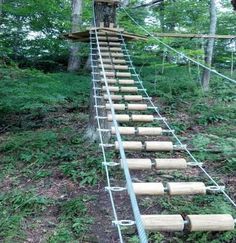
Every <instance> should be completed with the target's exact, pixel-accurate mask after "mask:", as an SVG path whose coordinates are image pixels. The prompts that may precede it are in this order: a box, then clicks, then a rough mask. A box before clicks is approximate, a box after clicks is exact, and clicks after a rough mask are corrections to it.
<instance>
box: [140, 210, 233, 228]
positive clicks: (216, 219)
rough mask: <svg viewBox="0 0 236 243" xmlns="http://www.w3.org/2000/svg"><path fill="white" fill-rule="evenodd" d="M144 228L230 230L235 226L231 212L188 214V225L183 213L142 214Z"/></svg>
mask: <svg viewBox="0 0 236 243" xmlns="http://www.w3.org/2000/svg"><path fill="white" fill-rule="evenodd" d="M141 219H142V222H143V225H144V228H145V229H146V230H148V231H153V232H159V231H167V232H172V231H183V230H184V229H185V228H186V229H188V230H190V231H230V230H233V229H234V227H235V224H234V219H233V217H232V215H230V214H205V215H204V214H203V215H187V216H186V222H187V223H186V225H185V223H184V219H183V217H182V216H181V215H178V214H177V215H158V214H157V215H141Z"/></svg>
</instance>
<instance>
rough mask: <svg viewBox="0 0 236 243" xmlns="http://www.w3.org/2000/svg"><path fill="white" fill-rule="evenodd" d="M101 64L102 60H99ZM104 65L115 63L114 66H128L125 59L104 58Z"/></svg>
mask: <svg viewBox="0 0 236 243" xmlns="http://www.w3.org/2000/svg"><path fill="white" fill-rule="evenodd" d="M99 62H100V63H101V60H99ZM102 62H103V63H109V64H110V63H114V64H126V61H125V59H114V58H112V59H110V58H103V59H102Z"/></svg>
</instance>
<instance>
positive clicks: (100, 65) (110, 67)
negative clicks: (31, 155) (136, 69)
mask: <svg viewBox="0 0 236 243" xmlns="http://www.w3.org/2000/svg"><path fill="white" fill-rule="evenodd" d="M98 66H99V68H102V66H103V67H104V68H106V69H115V70H128V69H129V67H128V66H127V65H116V64H115V65H112V64H103V65H102V64H99V65H98Z"/></svg>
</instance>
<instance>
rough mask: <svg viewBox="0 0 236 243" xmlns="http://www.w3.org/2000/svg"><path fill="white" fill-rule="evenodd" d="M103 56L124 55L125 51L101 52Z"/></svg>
mask: <svg viewBox="0 0 236 243" xmlns="http://www.w3.org/2000/svg"><path fill="white" fill-rule="evenodd" d="M101 56H107V57H110V56H111V57H124V54H123V53H116V52H101Z"/></svg>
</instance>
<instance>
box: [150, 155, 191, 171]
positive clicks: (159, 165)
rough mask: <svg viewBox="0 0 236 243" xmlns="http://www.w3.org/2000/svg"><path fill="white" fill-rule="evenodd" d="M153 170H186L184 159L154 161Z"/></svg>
mask: <svg viewBox="0 0 236 243" xmlns="http://www.w3.org/2000/svg"><path fill="white" fill-rule="evenodd" d="M154 161H155V168H156V169H157V170H174V169H186V168H187V161H186V159H181V158H179V159H155V160H154Z"/></svg>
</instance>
